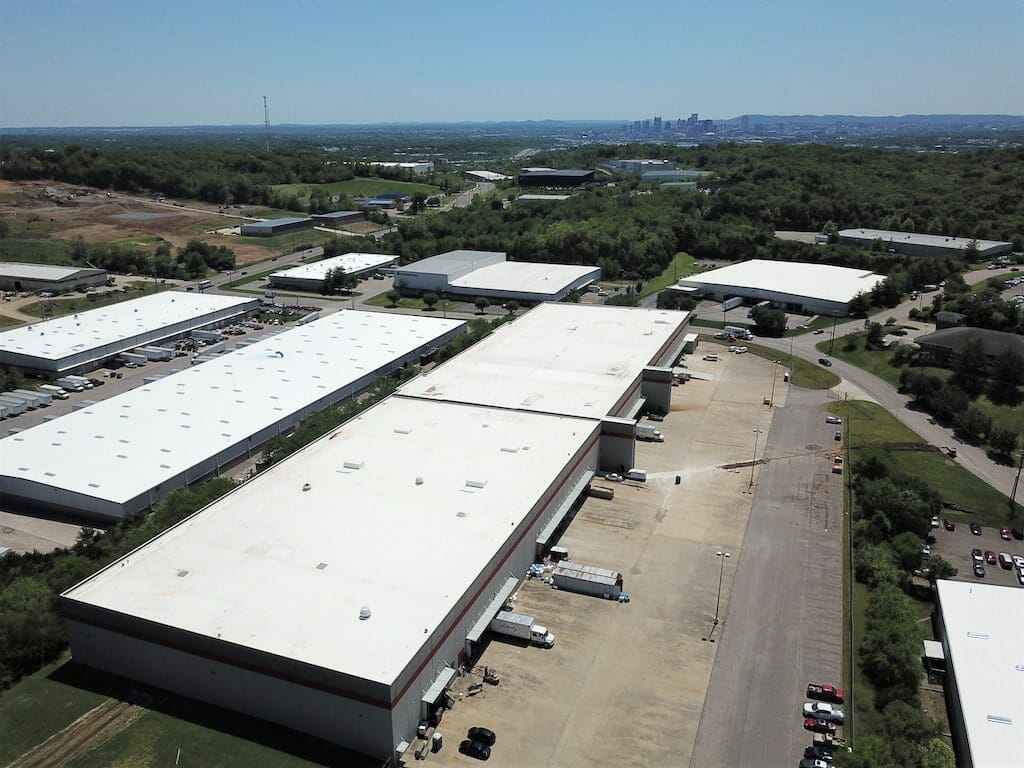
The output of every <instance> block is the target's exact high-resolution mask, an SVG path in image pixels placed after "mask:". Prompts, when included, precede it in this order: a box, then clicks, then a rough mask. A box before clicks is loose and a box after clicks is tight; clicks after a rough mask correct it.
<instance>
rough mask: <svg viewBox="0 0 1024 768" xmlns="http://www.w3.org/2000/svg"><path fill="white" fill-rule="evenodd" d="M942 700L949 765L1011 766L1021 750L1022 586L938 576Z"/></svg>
mask: <svg viewBox="0 0 1024 768" xmlns="http://www.w3.org/2000/svg"><path fill="white" fill-rule="evenodd" d="M936 589H937V590H938V595H939V601H938V602H939V607H938V622H937V624H938V626H939V639H940V640H941V641H942V646H943V650H944V652H945V656H946V683H945V687H946V703H947V707H948V709H949V726H950V730H951V731H952V732H953V746H954V749H955V750H956V756H957V765H959V766H963V768H974V766H978V768H981V767H982V766H1013V765H1020V764H1021V755H1022V754H1024V657H1022V651H1024V640H1022V639H1021V629H1022V626H1024V589H1019V588H1017V587H1001V586H996V585H990V584H979V583H978V582H977V581H972V582H970V583H968V582H963V581H938V582H936Z"/></svg>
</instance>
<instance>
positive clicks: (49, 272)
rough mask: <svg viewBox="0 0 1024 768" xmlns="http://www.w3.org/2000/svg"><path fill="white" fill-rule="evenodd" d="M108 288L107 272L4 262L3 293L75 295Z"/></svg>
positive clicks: (1, 274)
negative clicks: (41, 292) (90, 289)
mask: <svg viewBox="0 0 1024 768" xmlns="http://www.w3.org/2000/svg"><path fill="white" fill-rule="evenodd" d="M106 284H107V270H105V269H90V268H86V267H59V266H54V265H53V264H22V263H19V262H8V261H5V262H0V291H19V292H20V291H29V292H31V291H50V292H52V293H71V292H72V291H84V290H85V289H86V288H99V287H101V286H105V285H106Z"/></svg>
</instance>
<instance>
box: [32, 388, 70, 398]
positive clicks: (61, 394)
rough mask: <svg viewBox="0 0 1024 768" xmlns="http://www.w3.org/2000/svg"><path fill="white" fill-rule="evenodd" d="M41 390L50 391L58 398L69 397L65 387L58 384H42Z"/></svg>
mask: <svg viewBox="0 0 1024 768" xmlns="http://www.w3.org/2000/svg"><path fill="white" fill-rule="evenodd" d="M39 391H40V392H48V393H49V394H50V395H52V396H53V397H55V398H57V399H58V400H67V399H68V393H67V392H66V391H65V390H64V388H63V387H58V386H57V385H56V384H40V385H39Z"/></svg>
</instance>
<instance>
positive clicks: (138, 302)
mask: <svg viewBox="0 0 1024 768" xmlns="http://www.w3.org/2000/svg"><path fill="white" fill-rule="evenodd" d="M259 304H260V302H259V299H246V298H239V297H236V296H219V295H216V294H201V293H183V292H179V291H164V292H163V293H156V294H152V295H150V296H143V297H141V298H138V299H131V300H129V301H122V302H120V303H118V304H111V305H109V306H106V307H99V308H97V309H90V310H88V311H86V312H79V313H78V314H74V315H66V316H64V317H58V318H55V319H53V320H43V321H40V322H38V323H31V324H29V325H25V326H22V327H20V328H15V329H14V330H10V331H4V332H3V333H0V365H10V366H14V367H16V368H21V369H23V370H27V371H35V372H41V373H48V374H56V373H62V374H65V373H84V372H87V371H91V370H95V369H96V368H99V367H100V366H101V365H102V364H103V363H104V362H106V361H108V360H110V359H112V358H114V357H116V356H117V355H119V354H120V353H122V352H127V351H129V350H132V349H135V348H136V347H141V346H145V345H146V344H152V343H154V342H158V341H163V340H164V339H172V338H177V337H179V336H183V335H185V334H186V333H189V332H190V331H194V330H197V329H199V328H208V327H220V326H223V325H228V324H230V323H232V322H234V321H236V320H238V319H240V318H241V317H243V316H245V315H246V314H248V313H250V312H253V311H255V310H257V309H258V308H259Z"/></svg>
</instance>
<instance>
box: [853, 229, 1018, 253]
mask: <svg viewBox="0 0 1024 768" xmlns="http://www.w3.org/2000/svg"><path fill="white" fill-rule="evenodd" d="M875 240H881V241H882V244H883V245H884V246H885V247H886V248H891V249H892V250H894V251H896V252H897V253H906V254H909V255H911V256H962V255H963V253H964V251H965V250H966V248H967V246H968V245H970V243H971V242H975V243H977V246H978V252H979V254H980V256H981V258H983V259H989V258H992V257H993V256H998V255H999V254H1001V253H1009V252H1010V251H1012V250H1013V243H1004V242H1000V241H998V240H974V239H973V238H970V237H951V236H948V235H921V234H917V233H915V232H894V231H892V230H888V229H844V230H841V231H840V232H839V242H840V243H846V244H847V245H859V246H863V247H865V248H867V247H870V246H871V244H872V243H873V242H874V241H875Z"/></svg>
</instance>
